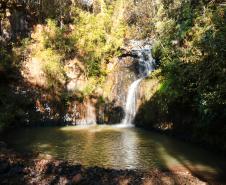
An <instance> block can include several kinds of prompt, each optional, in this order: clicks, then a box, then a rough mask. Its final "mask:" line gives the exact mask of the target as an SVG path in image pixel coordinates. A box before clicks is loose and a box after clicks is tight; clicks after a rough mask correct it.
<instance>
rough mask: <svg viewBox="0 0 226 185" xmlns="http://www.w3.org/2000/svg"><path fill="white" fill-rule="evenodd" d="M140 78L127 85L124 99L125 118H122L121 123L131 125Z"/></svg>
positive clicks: (134, 113)
mask: <svg viewBox="0 0 226 185" xmlns="http://www.w3.org/2000/svg"><path fill="white" fill-rule="evenodd" d="M141 80H142V78H140V79H138V80H136V81H134V82H133V83H132V84H131V85H130V87H129V90H128V94H127V99H126V108H125V118H124V119H123V120H122V125H127V126H130V125H132V122H133V119H134V117H135V115H136V100H137V90H138V86H139V84H140V82H141Z"/></svg>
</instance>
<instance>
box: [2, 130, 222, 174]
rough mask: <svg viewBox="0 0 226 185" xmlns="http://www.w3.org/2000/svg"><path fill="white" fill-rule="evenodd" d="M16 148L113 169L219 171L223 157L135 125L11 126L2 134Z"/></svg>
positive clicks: (220, 170) (216, 172)
mask: <svg viewBox="0 0 226 185" xmlns="http://www.w3.org/2000/svg"><path fill="white" fill-rule="evenodd" d="M3 140H5V141H6V142H7V143H8V145H9V146H10V147H12V148H14V149H15V150H17V151H19V152H38V153H39V154H40V155H41V156H52V157H53V158H56V159H63V160H67V161H69V162H70V163H73V164H75V163H82V164H83V165H85V166H99V167H106V168H116V169H141V170H148V169H153V168H164V169H165V168H166V169H172V170H175V169H176V170H178V169H179V170H180V169H183V170H187V171H188V172H191V173H197V172H198V173H207V174H219V173H221V172H222V173H223V169H225V168H224V167H225V161H224V159H223V158H222V157H220V156H217V155H216V154H213V153H210V152H208V151H206V150H204V149H200V147H198V146H193V145H191V144H188V143H185V142H181V141H178V140H176V139H173V138H170V137H167V136H163V135H160V134H157V133H154V132H150V131H144V130H142V129H138V128H118V127H114V126H90V127H42V128H39V127H38V128H23V129H17V130H14V131H12V132H10V133H8V134H7V135H5V136H4V137H3Z"/></svg>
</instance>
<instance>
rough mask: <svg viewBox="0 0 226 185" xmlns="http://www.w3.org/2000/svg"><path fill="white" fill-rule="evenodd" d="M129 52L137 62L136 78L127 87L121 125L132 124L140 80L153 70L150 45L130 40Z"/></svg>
mask: <svg viewBox="0 0 226 185" xmlns="http://www.w3.org/2000/svg"><path fill="white" fill-rule="evenodd" d="M129 45H130V48H131V53H132V55H133V56H136V57H135V59H134V60H135V61H137V63H138V73H139V74H138V77H139V78H138V79H136V80H135V81H134V82H133V83H132V84H131V85H130V87H129V89H128V93H127V99H126V106H125V117H124V119H123V120H122V122H121V124H120V125H122V126H126V127H129V126H132V123H133V120H134V118H135V116H136V101H137V91H138V87H139V84H140V82H141V81H142V80H143V79H144V78H145V77H147V76H148V75H149V73H150V72H151V71H153V70H154V65H155V60H154V59H153V57H152V54H151V49H152V45H151V44H150V43H146V42H145V41H136V40H132V41H130V43H129Z"/></svg>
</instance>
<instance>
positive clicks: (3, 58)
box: [0, 46, 11, 71]
mask: <svg viewBox="0 0 226 185" xmlns="http://www.w3.org/2000/svg"><path fill="white" fill-rule="evenodd" d="M10 67H11V58H10V55H9V53H8V51H7V50H6V49H5V48H4V47H2V46H0V71H7V70H8V69H10Z"/></svg>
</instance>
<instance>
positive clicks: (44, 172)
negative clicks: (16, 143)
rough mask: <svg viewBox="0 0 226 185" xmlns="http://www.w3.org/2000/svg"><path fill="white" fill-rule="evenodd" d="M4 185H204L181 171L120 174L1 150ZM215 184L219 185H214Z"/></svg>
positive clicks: (1, 174)
mask: <svg viewBox="0 0 226 185" xmlns="http://www.w3.org/2000/svg"><path fill="white" fill-rule="evenodd" d="M0 184H1V185H6V184H19V185H20V184H21V185H24V184H32V185H36V184H37V185H47V184H59V185H66V184H79V185H105V184H106V185H117V184H119V185H127V184H131V185H133V184H134V185H139V184H142V185H152V184H159V185H171V184H187V185H193V184H198V185H202V184H203V185H204V184H208V183H206V182H203V181H200V180H199V179H198V178H196V177H193V176H192V175H191V174H189V173H186V172H183V171H180V172H179V171H178V172H169V171H159V170H153V171H150V172H142V171H136V170H116V169H105V168H100V167H89V168H86V167H83V166H82V165H80V164H78V165H71V164H69V163H67V162H65V161H59V160H53V159H38V158H34V157H33V156H32V155H21V154H16V153H15V152H13V151H10V150H8V149H6V148H0ZM211 184H217V183H212V182H211Z"/></svg>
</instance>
